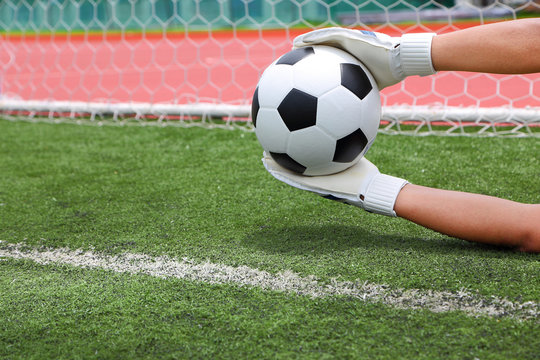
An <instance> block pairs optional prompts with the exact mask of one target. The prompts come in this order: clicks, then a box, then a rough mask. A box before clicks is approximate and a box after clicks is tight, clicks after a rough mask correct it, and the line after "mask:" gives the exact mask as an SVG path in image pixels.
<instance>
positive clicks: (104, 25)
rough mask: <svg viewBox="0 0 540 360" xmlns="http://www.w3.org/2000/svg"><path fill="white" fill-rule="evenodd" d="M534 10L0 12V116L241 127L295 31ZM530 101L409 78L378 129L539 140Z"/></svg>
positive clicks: (151, 5)
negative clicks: (266, 75)
mask: <svg viewBox="0 0 540 360" xmlns="http://www.w3.org/2000/svg"><path fill="white" fill-rule="evenodd" d="M539 10H540V4H539V3H538V1H537V0H534V1H533V0H528V1H524V0H517V1H513V0H504V1H493V0H458V1H453V0H440V1H419V0H409V1H402V0H400V1H394V0H381V1H374V0H367V1H354V2H353V1H347V0H343V1H330V0H312V1H299V0H283V1H262V0H251V1H249V0H188V1H175V0H156V1H129V0H118V1H101V0H88V1H86V0H85V1H59V0H56V1H31V0H26V1H18V0H9V1H2V2H0V29H1V36H2V38H3V41H2V43H1V44H0V50H1V53H0V64H1V65H2V71H1V78H2V81H1V91H2V101H1V102H0V111H2V113H3V114H4V115H5V116H10V117H12V118H20V117H22V118H33V119H36V118H48V119H51V118H54V119H56V120H58V119H63V120H66V119H67V120H70V119H71V120H73V119H76V120H77V121H80V120H81V119H90V120H92V121H94V120H96V119H98V120H99V121H108V120H111V119H112V121H115V122H117V121H131V120H136V121H141V120H142V119H144V120H148V119H151V120H152V121H155V120H156V119H157V121H158V122H159V123H170V124H180V125H192V124H196V125H201V124H203V125H205V126H206V125H207V124H210V125H211V126H228V127H230V126H233V127H237V126H240V127H243V128H246V129H249V128H250V122H249V104H250V101H251V96H252V93H253V90H254V88H255V85H256V83H257V80H258V78H259V76H260V74H261V73H262V71H263V70H264V68H265V67H266V66H267V65H268V64H269V63H270V62H271V61H272V60H274V59H275V58H277V57H278V56H279V55H281V54H282V53H284V52H286V51H288V50H289V49H290V46H291V42H292V39H293V38H294V37H295V36H296V35H298V34H300V33H303V32H306V31H308V30H310V29H314V28H319V27H327V26H347V27H353V28H362V29H369V30H374V31H381V32H385V33H388V34H390V35H393V36H400V35H401V34H402V33H405V32H422V31H435V32H437V33H444V32H448V31H454V30H457V29H460V28H464V27H469V26H474V25H478V24H483V23H487V22H493V21H501V20H508V19H515V18H520V17H530V16H536V15H537V14H539V12H538V11H539ZM539 92H540V82H539V81H538V79H537V77H536V76H534V75H519V76H502V75H491V74H467V73H440V74H437V75H435V76H431V77H426V78H419V77H413V78H409V79H407V80H406V81H404V82H402V83H400V84H398V85H395V86H392V87H390V88H387V89H385V90H384V91H383V92H382V100H383V106H384V107H383V125H384V126H383V127H382V128H381V129H382V130H383V131H387V132H403V131H408V132H413V133H418V134H431V133H433V132H434V130H435V129H436V128H437V126H438V125H442V126H444V128H443V133H445V134H449V133H450V134H461V135H463V134H468V133H470V131H469V130H466V129H475V131H474V133H476V134H489V135H493V134H496V135H498V134H512V135H519V136H523V135H529V136H530V135H533V136H534V135H535V134H536V133H537V132H536V131H533V130H532V129H534V128H535V127H536V125H537V124H538V120H537V119H538V118H539V116H540V111H539V107H540V96H539V95H538V94H539Z"/></svg>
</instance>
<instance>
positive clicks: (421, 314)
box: [0, 120, 540, 359]
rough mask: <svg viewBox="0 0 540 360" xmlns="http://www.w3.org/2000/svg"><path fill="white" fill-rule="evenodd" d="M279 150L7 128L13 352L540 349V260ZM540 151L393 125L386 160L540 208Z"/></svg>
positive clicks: (147, 354)
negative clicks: (272, 160)
mask: <svg viewBox="0 0 540 360" xmlns="http://www.w3.org/2000/svg"><path fill="white" fill-rule="evenodd" d="M261 153H262V150H261V148H260V146H259V145H258V143H257V141H256V138H255V136H254V134H253V133H246V132H243V131H227V130H206V129H200V128H190V129H183V128H173V127H165V128H150V127H113V126H104V127H97V126H78V125H70V124H56V125H52V124H44V123H26V122H10V121H5V120H0V240H1V241H2V242H0V273H1V275H0V319H2V320H1V321H0V358H6V359H39V358H57V359H59V358H70V359H75V358H96V359H98V358H99V359H112V358H149V359H150V358H152V359H155V358H165V359H167V358H254V359H256V358H388V359H396V358H409V359H410V358H415V359H422V358H425V359H434V358H444V359H474V358H479V359H487V358H489V359H538V354H539V349H540V337H539V336H538V335H539V333H540V321H539V320H538V314H539V310H538V309H539V307H540V276H538V275H539V274H540V262H539V260H540V257H539V255H535V254H523V253H519V252H515V251H512V250H508V249H501V248H496V247H491V246H484V245H478V244H473V243H467V242H464V241H461V240H457V239H453V238H449V237H446V236H443V235H440V234H437V233H434V232H432V231H429V230H426V229H423V228H421V227H419V226H416V225H414V224H411V223H408V222H406V221H404V220H402V219H391V218H387V217H383V216H378V215H373V214H369V213H366V212H363V211H361V210H358V209H356V208H353V207H351V206H345V205H342V204H339V203H335V202H332V201H328V200H324V199H322V198H319V197H317V196H314V195H311V194H308V193H305V192H302V191H299V190H296V189H293V188H289V187H287V186H285V185H284V184H281V183H279V182H278V181H275V180H274V179H273V178H272V177H271V176H270V175H268V174H267V173H266V172H265V171H264V169H263V167H262V164H261V163H260V157H261ZM539 154H540V141H539V139H538V138H520V139H517V138H468V137H435V136H431V137H422V138H419V137H410V136H400V135H396V136H389V135H379V137H378V139H377V141H376V143H375V145H374V146H373V148H372V149H371V150H370V153H369V154H368V158H369V159H370V160H371V161H372V162H374V163H375V164H377V165H378V167H379V169H380V170H381V171H383V172H385V173H389V174H392V175H395V176H400V177H404V178H406V179H408V180H409V181H411V182H413V183H417V184H422V185H427V186H435V187H442V188H446V189H454V190H464V191H471V192H479V193H484V194H490V195H495V196H500V197H504V198H508V199H512V200H517V201H523V202H529V203H538V202H540V181H539V179H540V156H539ZM14 244H18V245H14ZM186 274H187V275H186ZM369 289H371V290H369ZM373 289H375V290H373ZM368 290H369V291H368ZM381 294H383V295H381ZM384 294H386V295H384ZM388 294H390V295H388ZM501 304H502V305H501ZM505 304H506V305H505ZM495 308H499V309H502V310H501V311H499V312H492V311H491V310H490V309H495ZM520 309H521V310H520ZM523 309H525V310H523ZM527 309H529V310H528V312H527V311H526V310H527ZM522 310H523V311H522Z"/></svg>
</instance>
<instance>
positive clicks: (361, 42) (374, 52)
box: [293, 27, 435, 89]
mask: <svg viewBox="0 0 540 360" xmlns="http://www.w3.org/2000/svg"><path fill="white" fill-rule="evenodd" d="M434 35H435V34H434V33H420V34H405V35H403V36H401V37H400V38H397V37H390V36H388V35H386V34H381V33H376V32H371V31H364V30H351V29H345V28H337V27H333V28H326V29H320V30H314V31H311V32H308V33H306V34H303V35H300V36H298V37H296V38H295V39H294V41H293V47H294V48H298V47H302V46H310V45H329V46H334V47H337V48H340V49H342V50H345V51H347V52H349V53H350V54H352V55H354V56H355V57H356V58H357V59H358V60H360V61H361V62H362V63H363V64H364V65H365V66H366V67H367V68H368V69H369V71H370V72H371V74H372V75H373V77H374V78H375V80H376V81H377V85H378V86H379V89H383V88H385V87H387V86H390V85H394V84H396V83H398V82H400V81H401V80H403V79H405V77H407V76H410V75H421V76H425V75H431V74H434V73H435V69H434V68H433V64H432V62H431V41H432V39H433V36H434Z"/></svg>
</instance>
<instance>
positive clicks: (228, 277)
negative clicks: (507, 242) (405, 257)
mask: <svg viewBox="0 0 540 360" xmlns="http://www.w3.org/2000/svg"><path fill="white" fill-rule="evenodd" d="M2 258H4V259H5V258H11V259H25V260H31V261H34V262H36V263H38V264H42V265H47V264H62V265H71V266H76V267H81V268H90V269H102V270H109V271H114V272H118V273H129V274H146V275H150V276H155V277H160V278H178V279H187V280H192V281H200V282H205V283H211V284H229V285H236V286H248V287H258V288H262V289H265V290H272V291H279V292H286V293H293V294H298V295H305V296H311V297H330V296H348V297H352V298H355V299H358V300H361V301H366V302H370V303H382V304H385V305H389V306H393V307H396V308H400V309H408V310H413V309H424V310H430V311H432V312H436V313H440V312H449V311H460V312H463V313H465V314H467V315H469V316H490V317H509V318H514V319H518V320H531V319H533V320H538V319H539V317H540V316H539V315H540V303H537V302H533V301H529V302H524V303H518V302H512V301H510V300H508V299H504V298H500V297H496V296H491V297H484V296H481V295H478V294H472V293H470V292H466V291H458V292H450V291H434V290H420V289H399V288H392V287H390V286H387V285H383V284H374V283H369V282H344V281H335V280H333V281H331V282H330V283H324V282H321V281H320V280H318V279H317V278H316V277H314V276H307V277H302V276H300V275H298V274H296V273H294V272H291V271H284V272H280V273H277V274H271V273H269V272H266V271H262V270H258V269H253V268H250V267H247V266H240V267H232V266H228V265H223V264H214V263H210V262H205V263H196V262H194V261H192V260H190V259H187V258H184V259H182V261H178V260H175V259H173V258H170V257H168V256H159V257H151V256H148V255H144V254H133V253H123V254H119V255H114V256H110V255H103V254H99V253H97V252H93V251H83V250H70V249H68V248H56V249H55V248H33V247H29V246H27V245H25V244H24V243H19V244H11V243H6V242H3V241H1V240H0V259H2Z"/></svg>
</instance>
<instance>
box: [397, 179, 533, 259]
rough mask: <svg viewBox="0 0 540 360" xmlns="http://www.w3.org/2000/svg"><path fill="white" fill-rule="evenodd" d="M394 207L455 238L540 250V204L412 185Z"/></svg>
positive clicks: (409, 217)
mask: <svg viewBox="0 0 540 360" xmlns="http://www.w3.org/2000/svg"><path fill="white" fill-rule="evenodd" d="M394 210H395V211H396V213H397V215H398V216H400V217H402V218H405V219H407V220H410V221H412V222H414V223H417V224H419V225H422V226H424V227H427V228H430V229H432V230H435V231H438V232H441V233H443V234H447V235H450V236H453V237H457V238H461V239H464V240H469V241H476V242H482V243H489V244H494V245H503V246H512V247H517V248H519V249H521V250H524V251H532V252H540V205H530V204H522V203H517V202H514V201H510V200H504V199H499V198H495V197H491V196H486V195H478V194H471V193H464V192H457V191H448V190H439V189H433V188H428V187H423V186H418V185H413V184H408V185H406V186H405V187H404V188H403V189H402V190H401V192H400V193H399V195H398V197H397V200H396V203H395V206H394Z"/></svg>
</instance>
